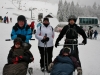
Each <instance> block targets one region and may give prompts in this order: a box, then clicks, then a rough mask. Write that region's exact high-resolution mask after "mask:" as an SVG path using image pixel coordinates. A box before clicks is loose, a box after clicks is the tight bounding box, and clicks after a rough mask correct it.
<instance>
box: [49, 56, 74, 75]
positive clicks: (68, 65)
mask: <svg viewBox="0 0 100 75" xmlns="http://www.w3.org/2000/svg"><path fill="white" fill-rule="evenodd" d="M55 61H56V63H55V65H54V66H53V68H52V71H51V74H50V75H72V73H73V71H74V69H75V68H74V64H73V62H72V60H71V59H70V58H69V57H67V56H64V57H63V56H57V57H56V59H55Z"/></svg>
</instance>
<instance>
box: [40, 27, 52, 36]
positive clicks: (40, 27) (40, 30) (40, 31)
mask: <svg viewBox="0 0 100 75" xmlns="http://www.w3.org/2000/svg"><path fill="white" fill-rule="evenodd" d="M51 28H52V32H53V27H52V26H51ZM40 35H41V26H40Z"/></svg>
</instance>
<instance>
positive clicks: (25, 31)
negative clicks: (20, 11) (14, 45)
mask: <svg viewBox="0 0 100 75" xmlns="http://www.w3.org/2000/svg"><path fill="white" fill-rule="evenodd" d="M17 37H19V38H21V39H22V40H23V42H27V43H29V40H30V39H31V38H32V31H31V29H30V27H29V26H28V25H27V24H26V18H25V16H23V15H19V16H18V18H17V23H16V24H15V25H14V26H13V28H12V32H11V39H12V40H14V39H15V38H17Z"/></svg>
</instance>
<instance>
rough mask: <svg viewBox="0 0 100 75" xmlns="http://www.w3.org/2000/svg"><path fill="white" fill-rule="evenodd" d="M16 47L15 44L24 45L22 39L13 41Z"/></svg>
mask: <svg viewBox="0 0 100 75" xmlns="http://www.w3.org/2000/svg"><path fill="white" fill-rule="evenodd" d="M13 43H14V45H15V44H20V45H22V39H21V38H16V39H15V40H14V41H13Z"/></svg>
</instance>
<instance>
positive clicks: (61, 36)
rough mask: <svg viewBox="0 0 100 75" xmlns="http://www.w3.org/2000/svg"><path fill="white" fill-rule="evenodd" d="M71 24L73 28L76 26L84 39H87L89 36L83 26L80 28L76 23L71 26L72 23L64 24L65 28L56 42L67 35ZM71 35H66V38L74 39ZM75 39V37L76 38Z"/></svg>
mask: <svg viewBox="0 0 100 75" xmlns="http://www.w3.org/2000/svg"><path fill="white" fill-rule="evenodd" d="M69 26H70V27H71V28H73V27H74V26H75V28H76V32H77V33H78V34H80V35H81V36H82V37H83V39H84V40H87V36H86V34H85V32H84V30H83V29H82V28H80V27H79V26H77V25H76V24H74V25H72V26H71V25H66V26H64V27H63V29H62V30H61V32H60V34H59V36H58V38H57V40H56V42H59V41H60V40H61V39H62V38H63V37H64V35H66V32H67V30H68V28H69ZM70 35H72V34H70ZM70 35H66V38H68V39H72V38H71V37H69V36H70ZM74 39H75V38H74ZM77 39H78V37H77Z"/></svg>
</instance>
